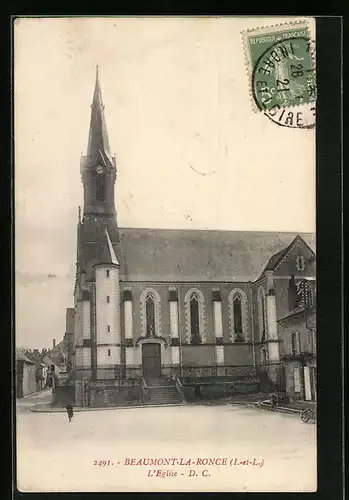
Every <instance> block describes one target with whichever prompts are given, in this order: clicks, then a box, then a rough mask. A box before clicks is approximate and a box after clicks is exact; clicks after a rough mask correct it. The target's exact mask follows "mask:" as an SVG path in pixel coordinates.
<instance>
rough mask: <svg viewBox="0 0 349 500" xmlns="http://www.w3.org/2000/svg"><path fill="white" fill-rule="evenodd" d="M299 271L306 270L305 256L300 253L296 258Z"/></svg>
mask: <svg viewBox="0 0 349 500" xmlns="http://www.w3.org/2000/svg"><path fill="white" fill-rule="evenodd" d="M296 266H297V271H304V269H305V258H304V257H303V256H302V255H299V256H298V257H297V260H296Z"/></svg>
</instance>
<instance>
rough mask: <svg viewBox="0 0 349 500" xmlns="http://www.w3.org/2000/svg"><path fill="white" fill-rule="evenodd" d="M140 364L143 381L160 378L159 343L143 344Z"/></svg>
mask: <svg viewBox="0 0 349 500" xmlns="http://www.w3.org/2000/svg"><path fill="white" fill-rule="evenodd" d="M142 364H143V377H144V378H145V379H147V378H156V377H160V376H161V345H160V344H159V343H149V344H143V346H142Z"/></svg>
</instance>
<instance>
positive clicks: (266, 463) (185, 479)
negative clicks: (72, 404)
mask: <svg viewBox="0 0 349 500" xmlns="http://www.w3.org/2000/svg"><path fill="white" fill-rule="evenodd" d="M50 397H51V395H50V391H44V392H43V393H40V394H37V395H34V396H32V397H29V398H26V399H23V400H20V401H17V488H18V489H19V490H20V491H23V492H38V491H45V492H46V491H52V492H58V491H60V492H67V491H71V492H79V491H90V492H93V491H94V492H96V491H97V492H98V491H101V492H107V491H110V492H118V491H230V492H238V491H245V492H249V491H250V492H253V491H254V492H275V491H285V492H287V491H296V492H297V491H298V492H299V491H307V492H309V491H316V426H315V425H313V424H304V423H302V422H301V420H300V418H299V417H297V416H294V415H288V414H281V413H277V412H269V411H265V410H260V409H255V408H250V407H244V406H237V405H226V406H190V405H186V406H180V407H159V408H149V407H148V408H129V409H110V410H101V411H77V412H76V413H75V415H74V418H73V420H72V422H71V423H69V422H68V418H67V415H66V414H65V413H64V412H56V413H34V412H31V411H30V407H31V406H32V405H33V404H35V403H38V402H45V401H49V400H50ZM143 458H144V459H152V462H149V461H147V460H143V462H142V460H140V459H143ZM156 459H157V460H156ZM166 460H167V461H166ZM168 462H170V464H169V463H168Z"/></svg>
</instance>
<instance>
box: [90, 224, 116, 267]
mask: <svg viewBox="0 0 349 500" xmlns="http://www.w3.org/2000/svg"><path fill="white" fill-rule="evenodd" d="M98 253H99V255H98V257H97V258H96V261H95V264H94V265H96V266H98V265H106V264H114V265H116V266H120V263H119V261H118V259H117V257H116V254H115V250H114V247H113V244H112V242H111V240H110V236H109V232H108V227H107V226H105V228H104V239H103V242H102V243H100V251H99V252H98Z"/></svg>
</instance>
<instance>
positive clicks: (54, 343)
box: [52, 339, 56, 349]
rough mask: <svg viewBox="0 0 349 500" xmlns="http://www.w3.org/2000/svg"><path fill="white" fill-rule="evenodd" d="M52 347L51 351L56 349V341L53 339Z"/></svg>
mask: <svg viewBox="0 0 349 500" xmlns="http://www.w3.org/2000/svg"><path fill="white" fill-rule="evenodd" d="M52 345H53V349H54V348H55V347H56V339H53V342H52Z"/></svg>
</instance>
